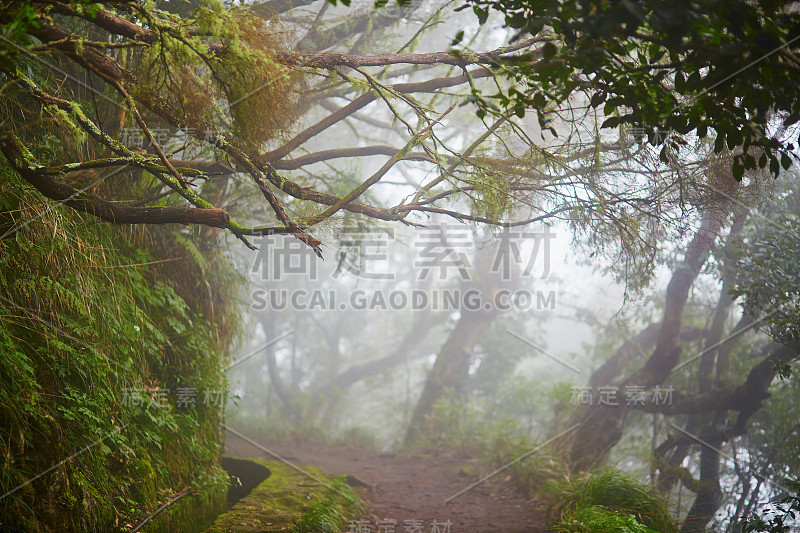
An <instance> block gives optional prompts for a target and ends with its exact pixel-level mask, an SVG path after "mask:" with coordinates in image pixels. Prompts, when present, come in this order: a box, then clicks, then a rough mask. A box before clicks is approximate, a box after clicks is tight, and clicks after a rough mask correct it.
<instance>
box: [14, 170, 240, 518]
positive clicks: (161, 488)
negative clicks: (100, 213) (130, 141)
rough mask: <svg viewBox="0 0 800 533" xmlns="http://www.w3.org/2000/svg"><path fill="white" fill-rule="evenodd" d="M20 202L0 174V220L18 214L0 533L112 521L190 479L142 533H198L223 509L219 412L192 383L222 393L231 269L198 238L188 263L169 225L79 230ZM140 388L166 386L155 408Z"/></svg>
mask: <svg viewBox="0 0 800 533" xmlns="http://www.w3.org/2000/svg"><path fill="white" fill-rule="evenodd" d="M141 179H143V180H144V179H146V178H144V177H142V178H141ZM128 186H131V187H135V186H136V180H130V179H129V180H128ZM32 198H36V196H35V195H33V194H32V193H31V192H30V191H29V190H28V189H27V186H26V185H24V184H23V183H22V182H21V181H20V180H18V179H17V178H16V176H14V175H13V173H10V172H9V171H8V170H7V169H3V168H1V167H0V220H7V219H10V220H12V221H14V222H15V223H19V222H22V221H26V220H27V221H28V223H27V224H22V225H20V226H19V227H18V228H17V231H15V232H13V233H12V234H11V235H9V236H7V238H5V239H3V240H2V241H0V296H2V298H0V353H2V354H3V357H0V419H2V420H3V421H4V424H3V431H2V433H0V446H2V447H3V449H4V450H5V452H4V454H3V458H2V459H0V483H1V484H2V486H3V487H6V490H11V489H12V488H14V487H18V486H21V488H20V489H19V490H16V491H14V492H13V493H11V494H9V495H8V496H7V497H6V498H4V499H3V500H2V502H0V516H2V517H3V527H5V528H6V530H10V531H15V530H25V531H34V532H49V531H59V532H62V531H64V532H70V531H109V530H113V529H119V528H121V527H123V526H125V525H126V524H127V525H131V524H136V523H138V522H139V521H140V520H142V519H144V518H145V517H147V516H148V515H150V514H151V513H152V512H154V511H155V510H156V509H157V508H158V507H159V506H160V505H161V504H162V503H163V502H165V501H168V500H169V499H170V498H171V497H173V496H174V495H175V494H177V493H178V492H180V491H181V490H183V489H184V488H185V487H187V486H191V487H193V489H194V492H193V493H192V496H189V497H186V498H184V499H182V500H180V501H179V502H178V503H176V504H175V505H174V506H173V507H172V508H170V510H169V511H168V512H165V513H163V515H159V516H158V517H157V518H156V519H154V520H152V521H151V524H149V525H148V531H159V530H162V531H166V530H167V529H168V530H169V531H179V530H182V527H184V526H185V529H183V530H186V531H197V530H200V529H202V527H203V526H204V525H205V524H207V523H208V522H210V520H211V519H212V518H213V516H212V514H211V513H215V512H218V511H219V510H221V509H222V507H223V506H224V502H225V490H226V481H227V477H226V476H225V475H224V472H222V471H221V469H220V468H219V466H218V461H219V455H220V453H221V445H220V434H219V431H220V429H219V428H220V422H221V418H222V408H221V406H218V405H213V404H209V405H204V403H203V391H218V390H219V391H224V390H225V388H226V382H225V373H224V366H225V363H226V360H227V349H228V346H229V344H230V341H231V338H232V336H233V335H234V334H235V317H236V316H237V315H236V313H234V312H231V309H230V307H227V306H226V304H225V302H226V301H231V302H233V301H234V300H235V298H234V297H232V296H233V295H232V293H233V291H234V289H235V287H236V285H235V284H234V283H232V282H231V280H232V279H235V277H233V276H232V275H231V274H230V272H231V268H230V266H229V265H228V264H227V263H226V260H225V259H224V258H223V257H221V255H220V254H218V253H216V252H214V251H213V249H209V248H208V247H206V248H205V249H202V250H198V253H202V254H203V259H204V262H203V264H202V265H201V264H197V263H195V264H193V263H192V262H191V261H187V260H186V258H185V257H184V256H185V247H183V248H182V247H181V246H180V245H176V242H178V239H177V238H176V235H175V233H176V231H175V228H174V227H158V228H136V229H130V228H120V227H114V226H111V225H107V224H87V223H86V221H85V220H83V219H82V218H81V216H80V215H78V214H77V213H75V212H74V211H72V210H71V209H69V208H65V207H63V206H60V205H54V204H49V205H47V206H43V205H42V204H41V201H40V200H35V201H34V200H32ZM3 215H7V216H3ZM5 231H7V229H4V230H3V232H5ZM178 236H180V233H178ZM182 238H186V237H182ZM178 256H180V257H178ZM176 258H180V259H181V261H180V262H178V261H176V260H175V259H176ZM206 267H207V271H206V270H205V269H206ZM201 280H202V281H206V282H208V284H209V286H213V287H215V292H214V293H213V294H211V293H210V292H205V291H197V290H196V289H195V288H196V287H197V285H198V283H199V282H200V281H201ZM231 317H234V318H231ZM178 387H192V388H195V389H196V390H197V399H196V405H195V406H184V405H180V404H179V403H178V401H177V395H176V391H177V388H178ZM145 389H152V390H153V391H154V390H159V391H165V390H166V389H170V391H171V392H170V393H169V394H167V395H166V396H165V398H164V404H163V405H162V406H159V405H157V404H155V403H153V402H150V401H149V400H150V397H149V396H148V394H149V393H147V392H145ZM136 394H139V395H140V396H144V398H141V397H140V398H139V400H144V401H142V402H141V403H137V402H136V401H134V400H135V396H136ZM54 465H55V467H54ZM43 472H44V474H43V475H41V476H40V477H35V476H37V474H40V473H43ZM32 478H34V479H33V480H32V481H31V482H29V483H27V484H25V483H26V482H27V481H28V480H31V479H32ZM179 524H180V525H181V527H178V525H179Z"/></svg>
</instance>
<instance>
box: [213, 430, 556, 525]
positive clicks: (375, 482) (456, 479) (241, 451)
mask: <svg viewBox="0 0 800 533" xmlns="http://www.w3.org/2000/svg"><path fill="white" fill-rule="evenodd" d="M259 444H261V445H262V446H263V447H265V448H267V449H269V450H270V451H272V452H273V453H275V454H277V455H279V456H280V457H281V458H282V459H284V460H287V461H290V462H292V463H294V464H296V465H299V466H302V465H313V466H316V467H318V468H320V469H322V470H323V471H325V472H327V473H329V474H332V475H344V476H348V477H347V481H348V483H349V484H350V485H351V486H353V488H354V489H355V490H356V491H357V492H358V493H359V495H360V496H361V498H362V499H363V500H364V503H365V505H366V507H367V513H368V516H366V517H353V520H368V521H369V523H370V529H369V531H371V532H373V533H390V532H395V533H405V532H406V531H414V532H415V533H488V532H504V533H521V532H529V533H537V532H543V531H544V502H542V501H539V500H529V499H527V498H525V497H524V496H523V495H522V494H520V492H519V491H517V490H515V487H514V486H513V483H512V482H511V480H510V478H509V477H508V476H507V475H505V474H504V473H503V472H500V473H499V474H497V475H495V476H493V477H491V478H489V479H488V480H486V481H484V482H482V483H480V484H479V485H477V486H475V487H473V488H471V489H469V490H467V491H466V492H464V493H463V494H461V495H459V496H457V497H455V498H453V499H452V500H450V501H449V502H447V503H445V500H447V499H449V498H451V497H452V496H454V495H455V494H456V493H458V492H459V491H461V490H462V489H465V488H466V487H468V486H469V485H471V484H473V483H475V482H476V481H478V480H479V479H480V477H479V476H478V475H476V474H475V473H474V472H476V471H477V468H476V466H475V465H474V464H473V462H472V461H470V460H468V459H465V458H457V457H455V456H452V455H448V454H438V455H425V456H422V455H405V454H394V453H380V452H376V451H372V450H366V449H362V448H357V447H353V446H343V445H331V444H321V443H309V442H283V443H269V442H260V443H259ZM226 454H228V455H231V456H237V457H269V455H268V454H267V453H266V452H264V451H263V450H260V449H258V448H256V447H254V446H253V445H252V444H249V443H247V442H245V441H243V440H240V439H239V438H237V437H236V436H234V435H231V434H229V435H228V437H227V449H226ZM378 520H394V521H395V522H396V526H395V527H394V529H391V528H384V529H381V528H379V527H378V525H377V521H378ZM411 520H416V521H421V525H422V529H417V530H414V529H406V527H405V526H406V525H407V522H406V521H411ZM434 520H435V521H436V524H439V526H438V528H437V527H436V526H435V525H434ZM448 520H449V521H450V525H449V529H446V527H445V526H444V524H446V523H447V521H448ZM417 524H420V522H417ZM351 530H352V531H359V530H358V529H357V528H355V527H353V528H351ZM362 530H363V531H367V529H362Z"/></svg>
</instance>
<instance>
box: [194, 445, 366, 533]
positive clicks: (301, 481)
mask: <svg viewBox="0 0 800 533" xmlns="http://www.w3.org/2000/svg"><path fill="white" fill-rule="evenodd" d="M249 460H250V461H253V462H255V463H257V464H259V465H262V466H264V467H266V468H268V469H269V471H270V475H269V477H268V478H267V479H266V480H265V481H263V482H262V483H261V484H260V485H258V487H256V488H255V489H254V490H253V491H252V492H250V494H248V495H247V496H245V497H244V498H242V499H241V500H239V501H238V503H236V504H235V505H234V506H233V507H231V508H230V509H229V510H228V511H227V512H226V513H224V514H222V515H220V516H219V517H218V518H217V520H216V521H215V522H214V524H213V525H212V526H211V527H210V528H209V529H208V530H206V533H229V532H230V531H241V532H247V531H252V532H255V531H260V532H277V531H286V532H291V533H306V532H319V533H329V532H330V533H338V532H340V531H342V530H343V529H346V524H347V523H348V521H349V520H355V519H358V518H359V517H360V516H361V514H362V513H363V508H362V504H361V502H360V500H359V498H358V497H357V496H356V494H355V493H354V492H353V490H352V489H351V488H350V487H349V486H348V485H347V483H346V482H345V480H344V478H343V477H336V478H331V477H329V476H326V475H325V474H323V473H322V472H321V471H320V470H319V469H317V468H314V467H310V466H300V467H298V468H299V469H298V468H293V467H291V466H289V465H287V464H285V463H283V462H280V461H271V460H266V459H249ZM301 470H302V471H301Z"/></svg>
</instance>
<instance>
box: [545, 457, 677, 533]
mask: <svg viewBox="0 0 800 533" xmlns="http://www.w3.org/2000/svg"><path fill="white" fill-rule="evenodd" d="M551 491H552V492H553V493H554V494H553V499H552V501H551V504H550V508H549V513H548V514H549V517H550V523H551V524H554V525H556V526H558V527H562V529H561V530H560V531H581V532H582V531H587V532H591V531H597V532H600V531H633V532H639V531H644V532H647V531H648V530H647V529H646V528H650V530H655V531H658V532H660V533H674V532H675V531H677V528H676V526H675V523H674V521H673V520H672V518H671V517H670V515H669V510H668V507H667V502H666V501H665V500H664V498H663V497H661V496H660V495H659V494H658V493H657V492H655V491H654V490H653V489H652V488H650V487H648V486H647V485H644V484H642V483H640V482H638V481H636V480H635V479H633V478H631V477H629V476H627V475H625V474H623V473H621V472H619V471H616V470H608V471H605V472H600V473H595V474H591V475H590V476H589V477H586V478H584V479H580V480H576V481H572V482H569V483H566V484H563V483H562V484H558V485H556V484H553V485H552V486H551ZM631 517H633V520H634V522H636V524H634V523H633V522H631V521H630V518H631ZM576 520H577V521H579V522H581V523H582V524H583V525H582V526H580V527H583V528H584V529H563V527H564V525H565V524H571V525H572V526H574V523H575V521H576ZM615 520H616V521H617V522H619V526H620V527H623V526H625V527H628V528H629V529H603V528H604V527H606V526H601V525H599V524H602V523H603V521H606V522H609V521H615ZM626 522H627V523H628V524H629V525H627V526H626V525H625V524H626ZM637 525H638V526H646V528H645V529H641V528H640V529H635V527H638V526H637ZM572 526H571V527H572ZM574 527H577V526H574ZM591 527H595V529H591ZM586 528H588V529H586ZM597 528H599V529H597ZM631 528H633V529H631Z"/></svg>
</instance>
